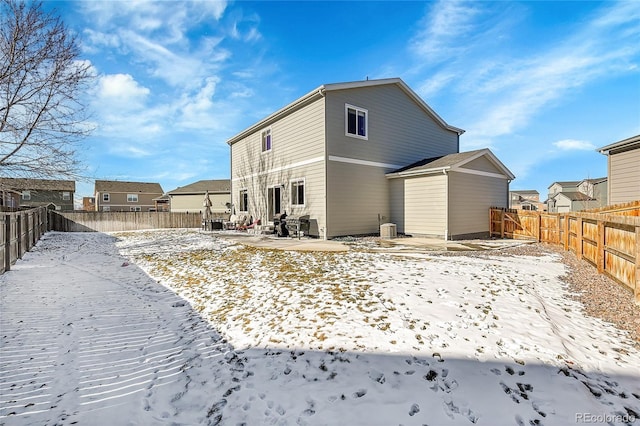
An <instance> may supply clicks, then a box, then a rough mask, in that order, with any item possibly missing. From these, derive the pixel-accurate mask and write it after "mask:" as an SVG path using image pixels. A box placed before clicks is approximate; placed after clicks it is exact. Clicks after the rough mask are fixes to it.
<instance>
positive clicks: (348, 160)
mask: <svg viewBox="0 0 640 426" xmlns="http://www.w3.org/2000/svg"><path fill="white" fill-rule="evenodd" d="M329 161H337V162H339V163H348V164H357V165H359V166H372V167H382V168H385V169H399V168H401V167H402V166H399V165H397V164H388V163H379V162H377V161H367V160H359V159H357V158H347V157H338V156H335V155H330V156H329Z"/></svg>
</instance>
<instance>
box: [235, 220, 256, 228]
mask: <svg viewBox="0 0 640 426" xmlns="http://www.w3.org/2000/svg"><path fill="white" fill-rule="evenodd" d="M258 225H260V219H256V220H254V221H253V222H251V223H249V224H246V223H245V224H244V225H240V226H238V229H239V230H241V231H247V230H249V229H254V228H255V227H256V226H258Z"/></svg>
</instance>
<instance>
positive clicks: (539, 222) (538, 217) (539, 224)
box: [536, 212, 542, 242]
mask: <svg viewBox="0 0 640 426" xmlns="http://www.w3.org/2000/svg"><path fill="white" fill-rule="evenodd" d="M536 213H537V214H536V225H537V226H536V228H537V230H536V241H537V242H540V236H541V235H542V214H541V213H540V212H536Z"/></svg>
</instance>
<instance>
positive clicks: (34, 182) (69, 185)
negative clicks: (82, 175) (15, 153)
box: [0, 178, 76, 192]
mask: <svg viewBox="0 0 640 426" xmlns="http://www.w3.org/2000/svg"><path fill="white" fill-rule="evenodd" d="M0 188H8V189H13V190H15V191H22V190H24V191H30V190H31V191H38V190H40V191H70V192H75V190H76V183H75V181H72V180H55V179H27V178H0Z"/></svg>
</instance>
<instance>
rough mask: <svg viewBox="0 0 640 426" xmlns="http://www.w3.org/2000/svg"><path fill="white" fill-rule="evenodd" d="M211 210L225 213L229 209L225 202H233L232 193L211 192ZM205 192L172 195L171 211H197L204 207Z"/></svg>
mask: <svg viewBox="0 0 640 426" xmlns="http://www.w3.org/2000/svg"><path fill="white" fill-rule="evenodd" d="M209 199H210V200H211V211H212V212H213V213H224V212H225V211H227V207H226V206H225V203H229V202H231V196H230V194H209ZM203 203H204V194H180V195H172V196H171V212H173V213H185V212H197V211H202V210H203V209H204V205H203Z"/></svg>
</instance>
